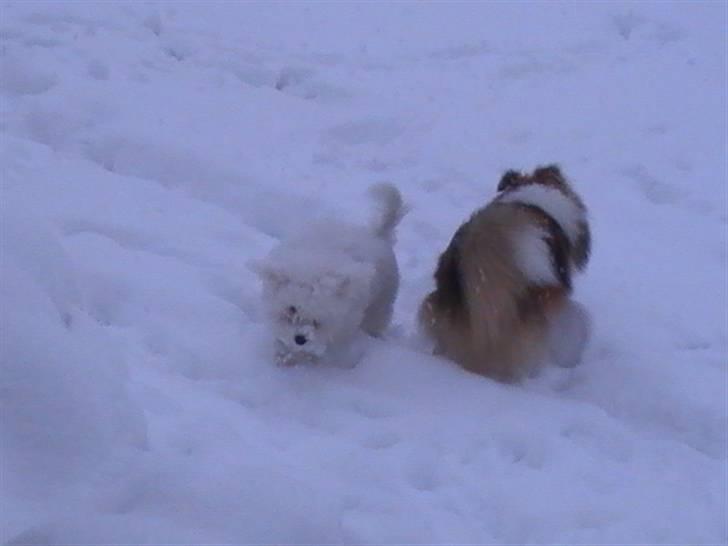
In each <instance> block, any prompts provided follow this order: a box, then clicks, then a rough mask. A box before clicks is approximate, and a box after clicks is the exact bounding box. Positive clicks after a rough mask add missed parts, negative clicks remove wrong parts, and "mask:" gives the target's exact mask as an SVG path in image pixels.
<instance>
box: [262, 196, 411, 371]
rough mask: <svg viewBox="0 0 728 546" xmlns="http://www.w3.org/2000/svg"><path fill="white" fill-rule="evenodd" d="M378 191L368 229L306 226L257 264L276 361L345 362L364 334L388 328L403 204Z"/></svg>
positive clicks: (340, 224) (330, 224)
mask: <svg viewBox="0 0 728 546" xmlns="http://www.w3.org/2000/svg"><path fill="white" fill-rule="evenodd" d="M375 188H378V189H373V190H372V193H373V197H374V198H375V199H376V201H377V204H378V205H379V211H378V212H379V214H378V216H377V218H376V220H375V221H374V222H372V224H371V225H370V226H368V227H363V226H355V225H350V224H346V223H343V222H323V223H321V222H320V223H316V224H312V225H309V226H308V227H306V228H305V229H304V230H302V231H300V232H299V233H297V234H296V235H295V236H294V237H292V238H290V239H287V240H285V241H282V242H281V243H280V244H279V245H278V246H277V247H276V248H274V249H273V250H272V251H271V253H270V254H269V256H268V257H267V258H266V259H265V260H264V261H263V262H261V263H260V264H259V265H258V266H257V270H258V273H259V275H260V277H261V279H262V281H263V298H264V302H265V305H266V308H267V311H268V317H269V319H270V323H271V327H272V329H273V333H274V335H275V338H276V358H277V361H278V363H279V364H281V365H293V364H296V363H298V362H321V361H327V362H329V361H333V362H332V363H334V364H337V365H341V366H350V365H352V364H353V362H351V361H350V360H351V359H352V358H358V355H359V353H360V352H359V351H354V350H353V349H352V348H353V347H355V346H356V345H360V344H357V339H359V338H360V337H361V334H362V333H366V334H369V335H372V336H379V335H381V334H382V333H383V331H384V329H385V328H386V327H387V326H388V325H389V322H390V320H391V318H392V308H393V305H394V300H395V298H396V296H397V291H398V289H399V269H398V267H397V260H396V258H395V255H394V251H393V249H392V241H393V240H394V236H393V232H394V229H395V227H396V226H397V223H398V222H399V220H400V219H401V217H402V215H403V206H402V199H401V197H400V195H399V192H398V191H397V190H396V188H394V187H393V186H383V185H378V186H376V187H375ZM297 336H304V338H305V340H306V341H305V343H304V344H298V343H297V342H296V337H297ZM299 339H300V338H299Z"/></svg>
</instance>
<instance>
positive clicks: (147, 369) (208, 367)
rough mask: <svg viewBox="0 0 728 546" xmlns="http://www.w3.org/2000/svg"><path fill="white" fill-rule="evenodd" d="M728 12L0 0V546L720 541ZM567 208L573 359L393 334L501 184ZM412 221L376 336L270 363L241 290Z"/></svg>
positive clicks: (667, 5) (727, 454) (256, 291)
mask: <svg viewBox="0 0 728 546" xmlns="http://www.w3.org/2000/svg"><path fill="white" fill-rule="evenodd" d="M726 6H727V4H726V3H725V2H720V1H715V2H708V1H703V2H700V1H697V2H655V3H648V2H635V3H621V4H620V3H616V2H603V3H596V2H583V3H558V2H557V3H546V2H488V3H485V2H483V3H474V2H469V3H462V4H455V3H439V4H438V3H429V2H424V3H413V2H389V3H385V2H380V3H364V4H354V3H344V2H338V3H332V4H325V3H319V2H314V3H304V2H279V3H260V4H258V3H248V2H224V3H212V2H202V1H201V2H197V3H192V2H181V1H180V2H172V1H164V2H159V3H152V2H117V3H114V2H104V3H99V4H93V3H90V2H87V1H80V0H79V1H74V2H61V1H50V2H44V3H41V2H36V1H22V2H21V1H17V2H4V3H2V4H0V52H1V59H0V126H1V127H2V139H1V142H0V150H1V153H2V160H1V161H2V163H1V165H2V173H1V174H2V195H1V197H2V199H1V202H2V216H1V217H2V225H1V228H0V229H1V233H0V235H1V238H2V250H1V252H2V255H1V268H0V269H1V271H2V279H1V282H0V291H1V292H2V300H1V303H2V305H1V307H0V316H1V317H2V322H1V325H2V332H1V335H2V338H1V340H0V341H1V344H0V345H1V346H0V359H1V360H0V365H1V369H0V373H1V375H0V403H1V405H0V424H1V425H2V428H1V434H2V436H1V437H0V440H1V441H0V449H1V451H0V462H1V464H2V466H1V467H0V472H1V478H2V480H1V481H2V483H1V485H2V492H1V495H2V496H1V497H0V520H1V525H0V541H2V543H4V544H5V543H7V544H111V543H116V544H118V543H124V544H148V543H155V544H160V543H165V544H177V543H186V544H190V543H197V544H202V543H205V544H210V543H225V544H246V543H274V544H288V543H308V544H328V543H347V544H349V543H399V544H403V543H443V542H450V543H452V542H457V543H479V544H482V543H499V544H500V543H527V542H528V543H560V544H566V543H582V544H585V543H586V544H597V543H642V544H647V543H650V544H652V543H672V544H676V543H680V544H708V543H711V544H712V543H725V542H726V541H728V530H727V529H726V510H727V507H726V494H727V480H728V471H727V465H726V463H727V460H728V446H727V441H728V434H727V430H728V418H727V410H728V406H727V383H726V381H727V377H728V375H727V362H728V324H727V321H728V317H727V315H726V313H727V311H726V310H727V309H728V307H727V306H728V294H727V290H728V289H727V287H726V286H727V282H726V281H727V278H726V275H727V274H728V267H727V261H728V250H727V247H728V235H727V231H728V210H727V206H728V197H727V193H728V173H727V172H726V157H727V154H726V131H727V129H728V122H727V120H726V112H727V104H726V92H727V86H726V77H727V75H726V44H727V40H726V29H727V28H728V20H727V16H726V14H727V8H726ZM543 162H559V163H560V164H561V165H562V167H563V169H564V171H565V172H566V173H567V175H568V176H570V177H571V179H572V180H573V182H574V185H575V186H576V188H577V189H578V191H580V192H581V193H582V195H583V197H584V199H585V201H586V203H587V204H588V206H589V207H590V210H591V217H592V226H593V233H594V255H593V260H592V262H591V263H590V266H589V269H588V271H587V273H586V275H584V276H583V277H581V278H579V279H578V280H577V287H576V297H577V298H578V299H579V300H580V301H582V302H583V303H584V304H585V305H586V306H587V307H588V308H589V310H590V311H591V313H592V314H593V318H594V332H593V338H592V340H591V343H590V345H589V348H588V350H587V354H586V357H585V359H584V362H583V364H582V365H581V366H580V367H578V368H576V369H574V370H565V369H555V368H553V369H551V368H550V369H547V370H546V371H545V372H544V373H543V374H541V375H540V376H539V377H537V378H535V379H532V380H530V381H528V382H526V383H525V384H524V385H520V386H504V385H501V384H498V383H494V382H492V381H489V380H487V379H484V378H481V377H478V376H474V375H469V374H467V373H465V372H464V371H462V370H460V369H459V368H457V367H455V366H454V365H452V364H450V363H448V362H447V361H444V360H441V359H437V358H434V357H431V356H428V354H427V351H426V347H425V344H424V342H423V341H422V340H421V339H420V338H419V336H418V335H417V332H416V327H415V322H414V315H415V312H416V309H417V306H418V303H419V301H420V300H421V298H422V296H423V295H424V294H425V293H426V292H427V290H428V289H430V287H431V283H432V278H431V275H432V271H433V268H434V265H435V260H436V258H437V256H438V254H439V252H441V251H442V249H443V248H444V246H445V245H446V244H447V242H448V241H449V238H450V237H451V235H452V233H453V231H454V229H455V228H456V227H457V226H458V225H459V223H460V222H461V221H462V220H463V219H464V218H466V217H467V215H468V214H469V213H470V212H471V211H472V210H474V209H475V208H477V207H479V206H480V205H482V204H483V203H485V202H486V201H487V200H488V199H489V198H490V197H492V195H493V193H494V190H495V185H496V183H497V180H498V178H499V176H500V174H501V173H502V171H503V170H505V169H506V168H518V169H526V170H530V169H532V168H533V167H534V166H536V165H537V164H539V163H543ZM381 180H390V181H392V182H394V183H395V184H397V185H398V186H399V187H400V189H401V191H402V192H403V194H404V196H405V198H406V200H407V201H408V203H409V205H410V206H411V212H410V213H409V214H408V216H407V217H406V218H405V220H404V221H403V223H402V224H401V229H400V231H399V243H398V246H397V249H396V250H397V254H398V257H399V260H400V264H401V269H402V275H403V282H402V288H401V292H400V297H399V300H398V302H397V306H396V312H395V323H394V324H393V326H392V328H391V330H390V331H389V333H388V336H387V338H386V339H385V340H382V341H372V342H371V347H370V350H369V351H368V353H367V356H366V357H365V359H364V360H363V361H362V362H361V363H360V365H359V366H358V367H357V368H355V369H353V370H341V369H325V368H295V369H285V370H283V369H279V368H276V367H275V366H274V365H273V364H272V362H271V359H270V348H269V346H268V344H267V343H266V328H265V325H264V323H263V322H262V314H261V311H260V301H259V300H260V287H259V283H258V281H257V279H256V277H255V275H254V273H253V272H252V271H251V269H250V268H249V263H250V262H251V260H254V259H256V258H259V257H261V256H263V255H264V254H265V253H266V252H267V251H268V249H269V248H271V246H272V245H273V244H274V243H275V242H276V240H277V239H278V238H279V237H281V236H282V235H285V234H286V233H287V232H289V231H291V230H295V229H296V227H297V226H298V225H301V223H302V222H306V221H310V219H311V218H314V217H317V216H319V215H323V214H334V215H340V216H341V217H346V218H352V219H354V220H358V219H363V218H364V217H365V215H366V213H367V212H368V211H367V210H366V207H364V206H363V203H365V200H363V199H362V195H363V194H364V192H365V189H366V188H367V187H368V186H369V185H370V184H371V183H373V182H377V181H381Z"/></svg>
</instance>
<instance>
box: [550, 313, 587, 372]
mask: <svg viewBox="0 0 728 546" xmlns="http://www.w3.org/2000/svg"><path fill="white" fill-rule="evenodd" d="M590 332H591V319H590V317H589V312H588V311H587V310H586V308H584V306H583V305H581V304H580V303H578V302H575V301H573V300H569V301H568V302H567V304H566V307H564V308H563V309H561V310H560V311H559V312H558V313H556V314H555V315H553V316H552V317H551V318H550V320H549V350H550V353H551V359H552V360H553V362H554V364H556V365H557V366H561V367H563V368H572V367H574V366H576V365H577V364H579V362H580V361H581V357H582V354H583V353H584V349H585V347H586V345H587V343H588V341H589V335H590Z"/></svg>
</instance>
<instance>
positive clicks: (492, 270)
mask: <svg viewBox="0 0 728 546" xmlns="http://www.w3.org/2000/svg"><path fill="white" fill-rule="evenodd" d="M590 251H591V236H590V232H589V224H588V222H587V210H586V207H585V206H584V204H583V203H582V201H581V199H580V198H579V196H577V194H576V193H575V192H574V191H573V190H572V188H571V186H570V185H569V183H568V182H567V180H566V179H565V178H564V176H563V175H562V173H561V171H560V169H559V168H558V167H557V166H555V165H550V166H546V167H539V168H537V169H536V170H535V171H534V172H533V173H532V174H530V175H526V174H522V173H519V172H516V171H508V172H506V173H505V174H504V175H503V177H502V178H501V180H500V183H499V184H498V195H497V196H496V197H495V198H494V199H493V201H491V202H490V203H489V204H488V205H486V206H485V207H484V208H482V209H480V210H478V211H476V212H475V213H474V214H473V215H472V216H471V217H470V219H469V220H468V221H467V222H465V223H464V224H463V225H461V226H460V228H459V229H458V230H457V232H456V233H455V235H454V236H453V238H452V240H451V241H450V244H449V245H448V247H447V248H446V249H445V251H444V252H443V253H442V255H441V256H440V259H439V262H438V264H437V270H436V271H435V284H436V287H435V290H434V291H433V292H431V293H430V294H429V295H428V296H427V297H426V298H425V300H424V302H423V303H422V305H421V307H420V312H419V320H420V324H421V325H422V327H423V328H424V330H425V332H426V333H427V334H428V335H429V336H430V337H431V338H432V339H433V340H434V342H435V352H436V353H437V354H441V355H444V356H446V357H448V358H450V359H452V360H454V361H455V362H457V363H459V364H460V365H461V366H463V367H464V368H465V369H467V370H470V371H472V372H475V373H479V374H482V375H485V376H488V377H492V378H494V379H498V380H501V381H515V380H518V379H520V378H522V377H524V376H525V375H528V374H529V373H530V372H531V371H533V370H534V369H535V367H536V366H537V365H538V364H540V363H542V362H544V361H545V360H549V359H550V360H552V361H554V362H555V363H556V364H559V365H562V366H573V365H575V364H576V363H578V362H579V360H580V358H581V353H582V352H583V349H584V346H585V344H586V341H587V339H588V333H589V316H588V314H587V312H586V310H585V309H584V308H583V307H582V306H581V305H579V304H578V303H576V302H574V301H572V300H571V299H570V294H571V290H572V283H571V279H572V275H573V273H574V272H575V271H581V270H583V269H584V268H585V267H586V264H587V261H588V259H589V253H590Z"/></svg>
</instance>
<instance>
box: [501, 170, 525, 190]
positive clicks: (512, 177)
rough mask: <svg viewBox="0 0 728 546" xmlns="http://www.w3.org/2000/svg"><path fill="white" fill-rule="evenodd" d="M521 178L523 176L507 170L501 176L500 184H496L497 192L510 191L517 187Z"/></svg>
mask: <svg viewBox="0 0 728 546" xmlns="http://www.w3.org/2000/svg"><path fill="white" fill-rule="evenodd" d="M522 178H523V175H522V174H521V173H519V172H518V171H516V170H513V169H509V170H507V171H506V172H505V173H504V174H503V176H501V179H500V182H498V188H497V189H498V191H499V192H500V191H506V190H512V189H513V188H515V187H517V186H518V182H519V181H520V180H521V179H522Z"/></svg>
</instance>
